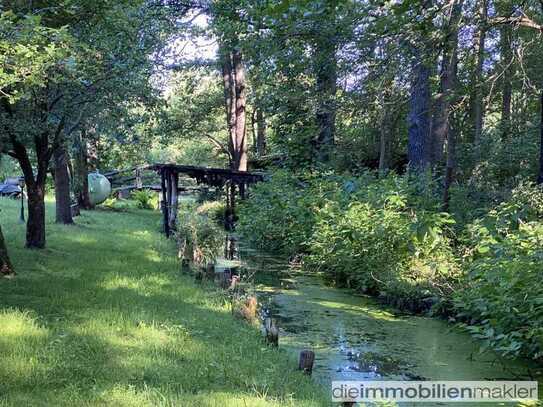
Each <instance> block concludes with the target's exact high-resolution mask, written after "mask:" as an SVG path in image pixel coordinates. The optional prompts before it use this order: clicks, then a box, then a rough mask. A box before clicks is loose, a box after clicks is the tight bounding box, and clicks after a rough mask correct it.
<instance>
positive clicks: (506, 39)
mask: <svg viewBox="0 0 543 407" xmlns="http://www.w3.org/2000/svg"><path fill="white" fill-rule="evenodd" d="M512 36H513V29H512V27H511V25H510V24H505V25H504V26H503V27H502V28H501V31H500V55H501V58H500V59H501V66H502V69H503V73H502V117H501V127H502V136H503V138H508V137H509V133H510V131H511V93H512V76H513V51H512V49H511V45H512V44H511V43H512Z"/></svg>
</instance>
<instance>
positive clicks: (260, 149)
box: [256, 107, 266, 157]
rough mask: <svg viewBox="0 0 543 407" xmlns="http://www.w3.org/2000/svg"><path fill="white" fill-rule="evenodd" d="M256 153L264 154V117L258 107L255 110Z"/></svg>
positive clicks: (260, 155)
mask: <svg viewBox="0 0 543 407" xmlns="http://www.w3.org/2000/svg"><path fill="white" fill-rule="evenodd" d="M256 153H257V155H258V156H259V157H262V156H264V155H266V119H265V118H264V113H263V112H262V109H261V108H260V107H259V108H258V109H257V111H256Z"/></svg>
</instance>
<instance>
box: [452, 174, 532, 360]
mask: <svg viewBox="0 0 543 407" xmlns="http://www.w3.org/2000/svg"><path fill="white" fill-rule="evenodd" d="M542 216H543V191H542V190H541V188H539V187H534V186H533V185H530V184H521V185H520V186H519V187H517V188H516V189H515V190H514V191H513V193H512V197H511V199H510V200H508V201H506V202H504V203H502V204H500V205H499V206H498V207H497V208H496V209H495V210H493V211H491V212H490V213H489V214H488V215H487V216H486V217H484V218H482V219H479V220H478V221H476V222H474V223H473V224H472V225H470V226H469V228H468V230H467V232H466V236H465V241H464V243H465V244H466V247H467V249H466V252H467V256H468V257H467V261H466V270H467V275H466V282H465V286H464V288H463V289H462V290H460V291H459V293H458V294H457V295H456V298H455V305H456V308H457V310H458V313H459V317H460V318H462V319H463V320H464V321H465V326H466V328H467V329H468V330H469V331H470V332H472V333H473V334H474V335H475V336H476V337H478V338H480V339H482V340H483V344H484V346H487V347H493V348H495V349H497V350H499V351H500V352H502V353H504V354H507V355H512V356H518V355H526V356H530V357H532V358H535V359H541V358H542V357H543V285H542V284H541V281H542V279H543V267H541V262H542V260H543V223H542V222H541V218H542Z"/></svg>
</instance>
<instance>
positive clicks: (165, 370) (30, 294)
mask: <svg viewBox="0 0 543 407" xmlns="http://www.w3.org/2000/svg"><path fill="white" fill-rule="evenodd" d="M53 205H54V204H53V203H51V202H48V203H47V233H48V246H47V248H46V249H45V250H41V251H29V250H26V249H24V248H23V246H24V225H22V224H19V223H17V202H15V201H9V200H1V201H0V208H1V209H2V210H1V212H0V222H1V224H2V227H3V229H4V231H5V234H6V241H7V244H8V246H9V249H10V254H11V257H12V260H13V262H14V265H15V267H16V269H17V272H18V275H17V277H16V278H15V279H13V280H1V281H0V405H2V406H23V405H29V406H30V405H32V406H40V405H54V406H74V405H123V406H161V405H163V406H171V405H183V406H189V405H190V406H283V405H292V406H318V405H327V404H329V403H328V397H326V395H325V394H324V392H322V391H321V390H320V389H319V388H318V387H317V385H316V384H314V383H312V382H311V381H310V380H309V379H308V378H306V377H304V376H303V375H301V374H300V373H299V372H297V371H296V370H295V368H296V363H295V361H292V360H290V359H289V358H288V357H287V355H286V354H284V353H283V352H281V351H276V350H274V349H270V348H268V347H266V346H265V345H264V344H263V342H262V340H261V338H260V334H259V333H258V332H257V331H256V330H255V329H254V328H252V327H249V326H247V325H246V324H244V323H242V322H241V321H237V320H235V319H234V318H233V317H232V316H231V315H230V310H229V308H228V307H227V304H226V303H225V302H224V299H223V298H222V297H221V296H219V295H216V294H213V293H212V292H207V293H206V292H205V291H203V290H202V288H200V287H198V286H196V285H195V284H194V283H193V281H192V280H191V279H189V278H188V277H187V276H183V275H180V274H179V273H178V272H177V269H178V267H177V259H176V258H175V255H174V254H175V247H174V246H175V243H174V242H173V241H169V240H166V239H165V238H164V237H162V236H161V234H160V233H159V224H160V214H159V213H154V212H150V211H143V210H137V209H130V210H127V211H126V212H124V213H115V212H111V211H91V212H83V214H82V216H81V217H79V218H77V224H76V225H75V226H62V225H56V224H54V219H53V218H52V216H54V206H53Z"/></svg>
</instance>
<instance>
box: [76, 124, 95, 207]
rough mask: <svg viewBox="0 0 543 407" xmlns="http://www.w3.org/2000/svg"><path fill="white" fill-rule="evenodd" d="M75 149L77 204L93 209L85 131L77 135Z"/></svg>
mask: <svg viewBox="0 0 543 407" xmlns="http://www.w3.org/2000/svg"><path fill="white" fill-rule="evenodd" d="M74 149H75V154H74V161H75V163H74V192H75V197H76V200H77V204H78V205H79V207H80V208H82V209H87V210H88V209H92V204H91V202H90V197H89V166H88V157H87V143H86V139H85V133H84V132H82V133H81V134H79V135H78V136H77V137H75V142H74Z"/></svg>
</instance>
